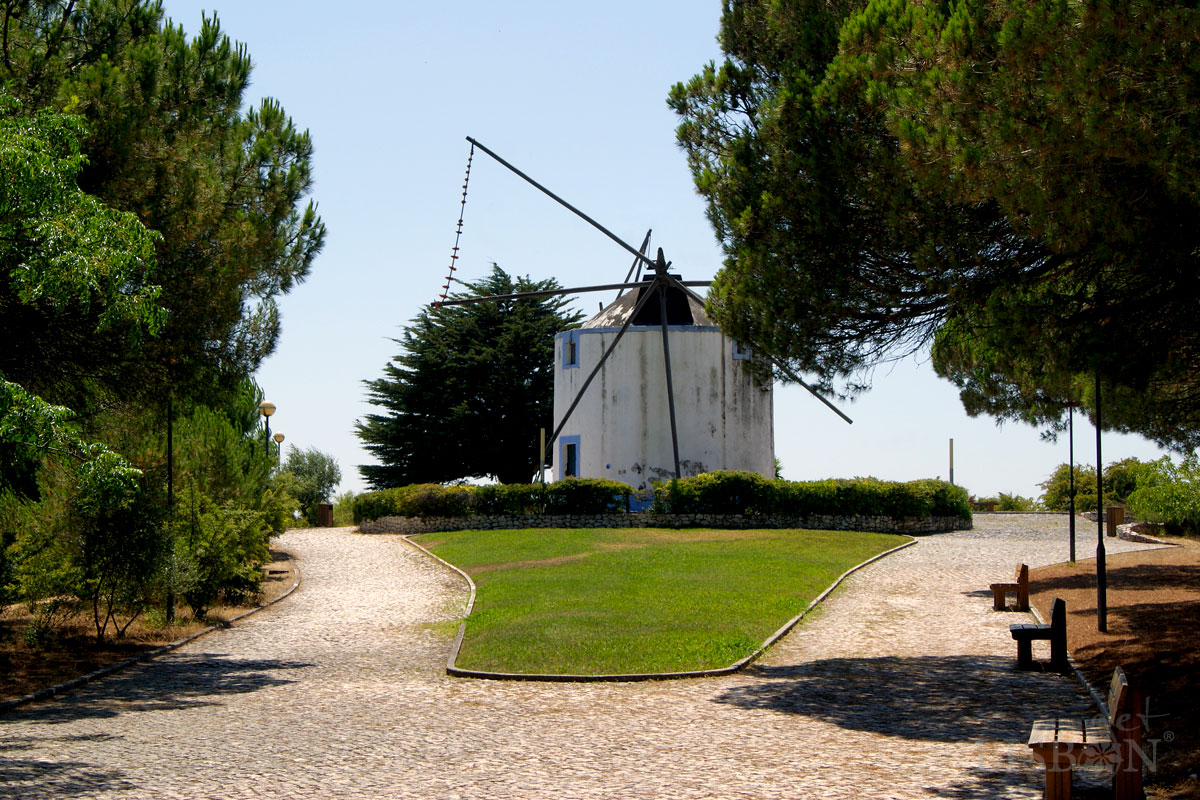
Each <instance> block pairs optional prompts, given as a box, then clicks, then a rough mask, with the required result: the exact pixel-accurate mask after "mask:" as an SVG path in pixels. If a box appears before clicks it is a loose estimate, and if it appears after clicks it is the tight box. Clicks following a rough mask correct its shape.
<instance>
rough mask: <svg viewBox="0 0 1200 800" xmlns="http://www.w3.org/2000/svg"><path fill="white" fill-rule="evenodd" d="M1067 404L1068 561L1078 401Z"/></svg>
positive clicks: (1072, 534) (1073, 549) (1071, 559)
mask: <svg viewBox="0 0 1200 800" xmlns="http://www.w3.org/2000/svg"><path fill="white" fill-rule="evenodd" d="M1066 406H1067V460H1068V461H1069V462H1070V463H1068V464H1067V476H1068V478H1067V481H1068V485H1069V486H1070V488H1069V489H1068V490H1067V498H1068V502H1069V504H1070V507H1069V509H1068V513H1069V514H1070V515H1071V523H1070V525H1071V558H1070V561H1071V562H1074V561H1075V409H1077V408H1079V403H1075V402H1069V403H1067V404H1066Z"/></svg>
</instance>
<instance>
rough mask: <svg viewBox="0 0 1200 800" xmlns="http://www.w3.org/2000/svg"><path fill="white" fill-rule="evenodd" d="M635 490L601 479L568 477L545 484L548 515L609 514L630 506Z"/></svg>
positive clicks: (624, 484) (625, 485) (617, 482)
mask: <svg viewBox="0 0 1200 800" xmlns="http://www.w3.org/2000/svg"><path fill="white" fill-rule="evenodd" d="M632 494H633V489H632V488H630V486H629V484H626V483H621V482H620V481H609V480H604V479H602V478H567V479H566V480H562V481H559V482H557V483H551V484H548V485H547V486H546V494H545V502H546V513H547V514H608V513H615V512H619V511H625V510H627V509H628V508H629V497H630V495H632Z"/></svg>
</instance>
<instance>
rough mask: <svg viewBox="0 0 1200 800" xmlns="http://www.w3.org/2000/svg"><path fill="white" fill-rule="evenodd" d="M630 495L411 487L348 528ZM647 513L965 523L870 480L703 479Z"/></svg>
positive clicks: (953, 494) (614, 487)
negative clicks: (375, 521)
mask: <svg viewBox="0 0 1200 800" xmlns="http://www.w3.org/2000/svg"><path fill="white" fill-rule="evenodd" d="M632 495H633V490H632V489H631V488H630V487H629V486H628V485H626V484H624V483H621V482H619V481H608V480H601V479H598V478H568V479H566V480H564V481H559V482H558V483H552V484H548V485H547V486H545V487H544V488H543V487H542V486H540V485H538V484H511V485H503V486H500V485H497V486H451V487H445V486H439V485H437V484H417V485H414V486H403V487H400V488H396V489H383V490H381V491H377V492H368V493H366V494H361V495H358V496H357V497H355V498H354V502H353V507H354V521H355V522H356V523H361V522H363V521H364V520H371V519H378V518H380V517H385V516H398V517H433V516H437V517H453V516H464V515H468V514H486V515H492V514H537V513H546V514H605V513H619V512H623V511H626V510H627V509H628V508H629V503H630V499H631V497H632ZM653 510H654V511H656V512H658V513H674V514H794V515H797V516H807V515H812V514H843V515H847V516H853V515H868V516H884V517H896V518H901V519H904V518H909V517H927V516H935V517H959V518H962V519H970V518H971V508H970V505H969V504H968V502H967V492H966V490H965V489H962V488H960V487H958V486H954V485H952V484H949V483H946V482H945V481H936V480H919V481H909V482H908V483H896V482H893V481H881V480H878V479H876V478H855V479H854V480H824V481H811V482H806V483H794V482H791V481H784V480H768V479H767V478H764V477H762V476H761V475H758V474H757V473H753V472H740V471H733V470H728V471H721V472H709V473H705V474H703V475H697V476H695V477H692V478H683V479H682V480H679V481H670V482H662V483H656V484H655V485H654V506H653Z"/></svg>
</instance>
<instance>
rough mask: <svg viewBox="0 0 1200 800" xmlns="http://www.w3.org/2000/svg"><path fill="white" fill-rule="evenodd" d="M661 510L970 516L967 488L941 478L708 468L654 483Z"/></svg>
mask: <svg viewBox="0 0 1200 800" xmlns="http://www.w3.org/2000/svg"><path fill="white" fill-rule="evenodd" d="M653 510H654V511H657V512H659V513H664V514H764V515H765V514H789V515H795V516H810V515H814V514H827V515H845V516H881V517H894V518H896V519H909V518H912V517H959V518H961V519H971V506H970V504H969V503H968V501H967V491H966V490H965V489H963V488H961V487H959V486H955V485H953V484H950V483H946V482H945V481H938V480H928V479H927V480H917V481H908V482H907V483H898V482H895V481H881V480H878V479H877V478H855V479H853V480H837V479H829V480H823V481H805V482H793V481H784V480H768V479H767V478H764V477H762V476H761V475H759V474H757V473H754V472H738V471H723V472H709V473H705V474H703V475H697V476H695V477H693V478H683V479H681V480H678V481H663V482H661V483H655V484H654V509H653Z"/></svg>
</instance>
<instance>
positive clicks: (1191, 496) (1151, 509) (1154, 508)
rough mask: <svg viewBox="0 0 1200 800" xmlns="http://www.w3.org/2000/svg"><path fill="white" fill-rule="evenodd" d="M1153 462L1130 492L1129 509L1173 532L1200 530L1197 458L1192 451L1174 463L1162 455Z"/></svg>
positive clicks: (1199, 482)
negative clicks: (1177, 462) (1179, 461)
mask: <svg viewBox="0 0 1200 800" xmlns="http://www.w3.org/2000/svg"><path fill="white" fill-rule="evenodd" d="M1152 465H1153V470H1152V471H1150V470H1147V471H1146V472H1145V473H1144V474H1143V475H1142V476H1141V477H1140V479H1139V481H1138V488H1137V489H1135V490H1134V491H1133V493H1132V494H1130V495H1129V498H1128V502H1129V510H1130V511H1132V512H1133V514H1134V515H1135V516H1137V517H1139V518H1141V519H1144V520H1147V521H1148V522H1159V523H1162V524H1164V525H1166V526H1167V529H1168V530H1171V531H1172V532H1182V533H1192V534H1195V533H1200V461H1198V460H1197V458H1196V456H1194V455H1192V456H1189V457H1188V458H1186V459H1184V460H1183V461H1182V462H1181V463H1180V464H1178V465H1176V464H1173V463H1172V462H1171V460H1170V459H1169V458H1167V457H1164V458H1162V459H1160V460H1159V461H1156V462H1152ZM1145 466H1150V465H1145Z"/></svg>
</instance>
